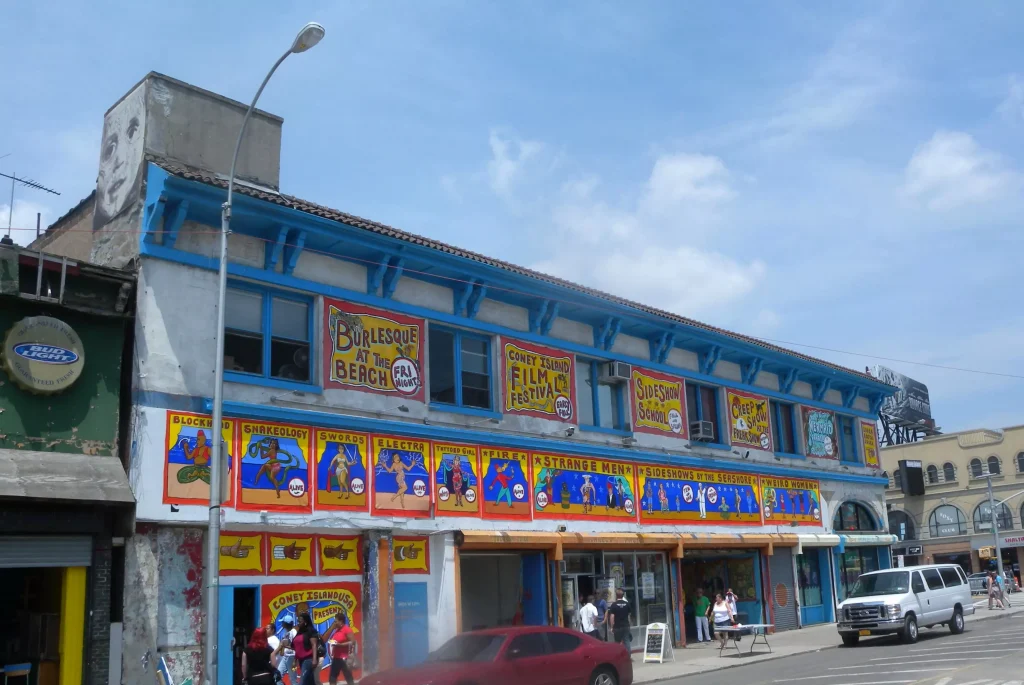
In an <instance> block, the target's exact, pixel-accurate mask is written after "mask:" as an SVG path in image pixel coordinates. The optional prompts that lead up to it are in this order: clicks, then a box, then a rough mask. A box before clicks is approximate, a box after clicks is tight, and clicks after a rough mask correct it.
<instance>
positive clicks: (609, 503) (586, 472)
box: [532, 452, 636, 521]
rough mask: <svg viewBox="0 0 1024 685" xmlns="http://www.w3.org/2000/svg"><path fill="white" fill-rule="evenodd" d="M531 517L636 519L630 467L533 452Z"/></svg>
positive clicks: (616, 463)
mask: <svg viewBox="0 0 1024 685" xmlns="http://www.w3.org/2000/svg"><path fill="white" fill-rule="evenodd" d="M532 462H533V515H534V518H550V519H575V520H595V521H600V520H604V521H620V520H622V519H628V520H636V490H635V488H636V472H635V470H634V467H633V465H631V464H623V463H621V462H617V461H606V460H604V459H592V458H588V457H567V456H562V455H556V454H539V453H537V452H534V453H533V455H532Z"/></svg>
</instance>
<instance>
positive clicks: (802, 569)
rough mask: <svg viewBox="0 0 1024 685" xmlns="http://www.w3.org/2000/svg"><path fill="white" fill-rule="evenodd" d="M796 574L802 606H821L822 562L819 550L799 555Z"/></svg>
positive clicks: (811, 550)
mask: <svg viewBox="0 0 1024 685" xmlns="http://www.w3.org/2000/svg"><path fill="white" fill-rule="evenodd" d="M796 573H797V582H798V584H799V585H800V606H805V607H816V606H821V604H822V600H821V562H820V559H819V558H818V550H814V549H809V550H808V551H806V552H804V553H803V554H798V555H797V557H796Z"/></svg>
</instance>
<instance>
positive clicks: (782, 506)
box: [760, 476, 821, 526]
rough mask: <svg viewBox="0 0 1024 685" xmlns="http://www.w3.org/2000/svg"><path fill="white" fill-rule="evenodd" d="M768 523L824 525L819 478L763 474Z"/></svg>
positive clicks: (765, 515) (765, 514)
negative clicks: (804, 478)
mask: <svg viewBox="0 0 1024 685" xmlns="http://www.w3.org/2000/svg"><path fill="white" fill-rule="evenodd" d="M760 481H761V502H763V506H764V522H765V524H766V525H768V524H773V523H779V524H781V523H796V524H798V525H808V526H820V525H821V495H820V494H819V493H818V481H816V480H800V479H796V478H774V477H771V476H761V477H760Z"/></svg>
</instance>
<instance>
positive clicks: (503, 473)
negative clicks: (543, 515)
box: [480, 447, 532, 521]
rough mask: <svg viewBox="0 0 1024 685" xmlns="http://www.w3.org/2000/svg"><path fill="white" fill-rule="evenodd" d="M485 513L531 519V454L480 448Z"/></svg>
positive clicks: (522, 519) (521, 519) (514, 518)
mask: <svg viewBox="0 0 1024 685" xmlns="http://www.w3.org/2000/svg"><path fill="white" fill-rule="evenodd" d="M480 458H481V467H480V469H481V473H483V481H482V485H481V493H482V495H483V496H482V497H481V498H480V499H481V500H482V501H483V517H484V518H486V519H510V520H520V521H529V520H530V519H531V518H532V516H531V515H530V500H529V498H528V497H527V494H528V493H529V492H530V455H529V454H528V453H527V452H522V451H519V450H504V449H495V448H492V447H481V448H480Z"/></svg>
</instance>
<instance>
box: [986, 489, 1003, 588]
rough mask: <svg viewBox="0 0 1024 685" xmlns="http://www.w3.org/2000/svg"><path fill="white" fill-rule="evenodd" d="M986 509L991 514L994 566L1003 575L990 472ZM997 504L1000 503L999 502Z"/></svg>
mask: <svg viewBox="0 0 1024 685" xmlns="http://www.w3.org/2000/svg"><path fill="white" fill-rule="evenodd" d="M986 480H988V510H989V512H990V513H991V514H992V543H993V545H995V548H996V568H997V569H998V570H999V577H1000V578H1002V577H1003V548H1002V545H1000V544H999V517H998V516H997V515H996V502H995V498H994V497H993V496H992V474H991V473H990V474H988V478H987V479H986ZM999 504H1002V502H1000V503H999Z"/></svg>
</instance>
